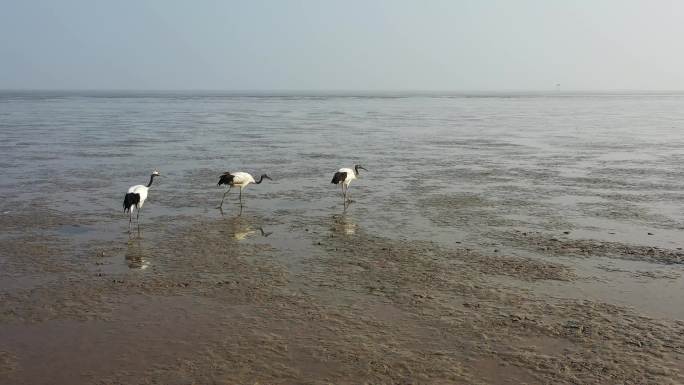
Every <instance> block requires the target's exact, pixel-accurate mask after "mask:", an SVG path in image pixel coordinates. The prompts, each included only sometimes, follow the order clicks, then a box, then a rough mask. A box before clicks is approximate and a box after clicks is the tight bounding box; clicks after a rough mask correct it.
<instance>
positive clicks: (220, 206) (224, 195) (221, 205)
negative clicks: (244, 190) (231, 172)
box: [219, 186, 233, 208]
mask: <svg viewBox="0 0 684 385" xmlns="http://www.w3.org/2000/svg"><path fill="white" fill-rule="evenodd" d="M232 188H233V186H230V187H228V191H226V192H224V193H223V198H222V199H221V204H220V205H219V208H222V207H223V200H224V199H226V194H228V193H229V192H230V189H232Z"/></svg>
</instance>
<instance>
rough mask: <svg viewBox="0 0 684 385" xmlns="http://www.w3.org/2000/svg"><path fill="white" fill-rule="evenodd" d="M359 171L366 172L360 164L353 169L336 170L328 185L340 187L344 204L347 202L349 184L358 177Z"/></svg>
mask: <svg viewBox="0 0 684 385" xmlns="http://www.w3.org/2000/svg"><path fill="white" fill-rule="evenodd" d="M359 169H361V170H365V171H368V170H366V169H365V168H364V167H363V166H361V165H360V164H356V165H354V168H353V169H351V168H341V169H339V170H337V172H336V173H335V175H334V176H333V178H332V181H331V182H330V183H332V184H338V185H341V186H342V195H343V197H344V202H345V203H346V202H347V192H348V191H349V184H350V183H351V182H352V181H353V180H354V179H356V178H358V177H359Z"/></svg>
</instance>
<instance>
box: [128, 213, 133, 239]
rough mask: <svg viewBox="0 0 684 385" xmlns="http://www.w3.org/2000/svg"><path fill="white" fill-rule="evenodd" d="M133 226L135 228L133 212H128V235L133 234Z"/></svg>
mask: <svg viewBox="0 0 684 385" xmlns="http://www.w3.org/2000/svg"><path fill="white" fill-rule="evenodd" d="M131 226H133V212H132V211H131V210H130V209H129V210H128V233H129V234H130V233H131Z"/></svg>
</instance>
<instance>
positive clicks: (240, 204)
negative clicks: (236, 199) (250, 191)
mask: <svg viewBox="0 0 684 385" xmlns="http://www.w3.org/2000/svg"><path fill="white" fill-rule="evenodd" d="M240 206H242V187H240Z"/></svg>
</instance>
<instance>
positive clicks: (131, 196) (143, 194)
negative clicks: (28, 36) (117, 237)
mask: <svg viewBox="0 0 684 385" xmlns="http://www.w3.org/2000/svg"><path fill="white" fill-rule="evenodd" d="M156 176H160V174H159V171H157V170H154V171H152V174H151V175H150V182H149V183H148V184H147V186H145V185H142V184H138V185H135V186H131V187H130V188H129V189H128V192H127V193H126V195H125V196H124V201H123V208H124V213H125V212H126V211H128V232H130V231H131V224H132V222H133V209H135V210H137V211H138V212H137V213H136V216H135V220H136V222H138V225H140V211H141V210H142V208H143V204H144V203H145V200H146V199H147V192H148V191H149V189H150V186H152V182H154V177H156Z"/></svg>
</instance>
